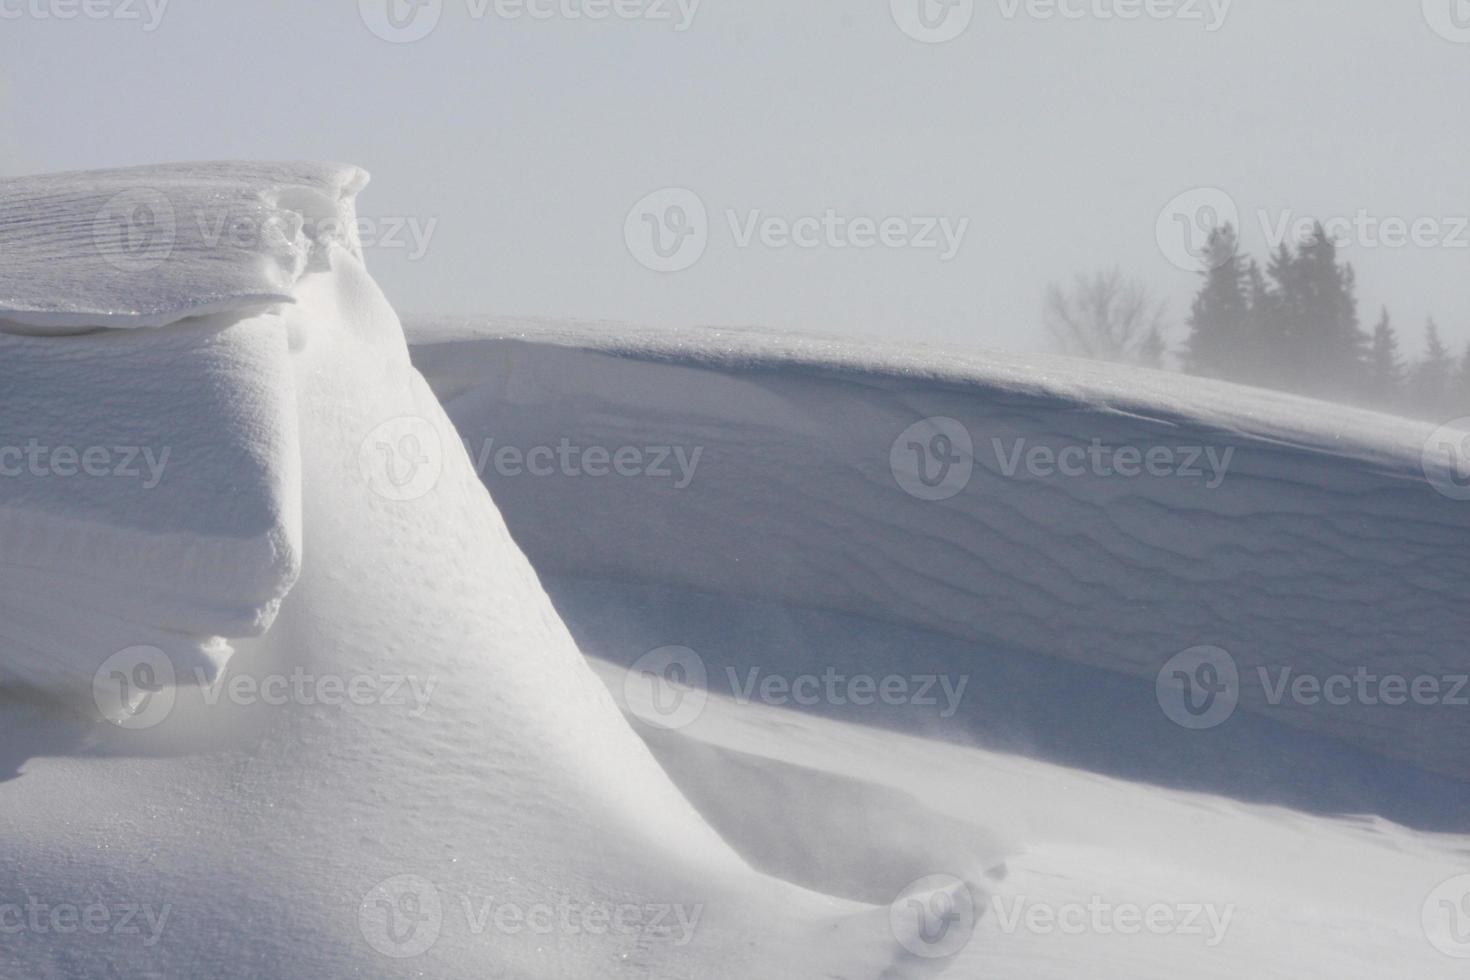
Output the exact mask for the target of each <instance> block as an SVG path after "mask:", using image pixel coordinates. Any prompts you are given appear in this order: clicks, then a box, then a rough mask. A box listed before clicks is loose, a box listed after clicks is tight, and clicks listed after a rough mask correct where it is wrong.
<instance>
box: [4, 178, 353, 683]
mask: <svg viewBox="0 0 1470 980" xmlns="http://www.w3.org/2000/svg"><path fill="white" fill-rule="evenodd" d="M365 180H366V177H365V175H364V174H362V173H361V171H358V170H356V169H355V168H350V167H319V166H311V165H276V166H271V165H231V164H198V165H180V166H171V167H160V168H140V169H131V170H114V171H104V172H98V173H88V174H59V175H52V176H45V177H29V178H20V179H14V180H6V181H4V182H3V193H0V683H7V684H11V685H15V684H19V685H23V686H25V687H28V688H30V689H33V690H39V691H41V692H42V693H45V694H49V695H59V696H61V697H63V698H66V699H69V700H73V701H77V702H80V703H82V704H84V705H86V706H88V707H90V706H91V705H92V704H93V701H94V698H93V691H92V684H93V678H94V674H96V673H97V671H98V667H99V665H100V664H101V663H102V661H103V659H105V657H106V655H107V654H108V653H109V652H116V651H117V650H118V649H119V648H118V646H117V639H118V637H119V636H127V637H128V638H129V639H130V642H131V644H132V645H138V646H145V645H146V646H150V647H156V648H159V649H161V650H164V651H166V652H167V654H168V656H169V657H171V658H172V660H173V667H174V669H175V670H176V671H178V672H180V673H181V674H182V676H183V678H189V677H192V672H193V671H194V670H196V669H197V670H200V671H202V672H203V676H204V678H205V679H206V680H210V679H213V678H214V676H215V675H216V674H217V672H218V670H219V668H220V667H221V666H222V665H223V664H224V662H225V661H226V659H227V658H228V656H229V650H230V648H229V646H228V643H227V640H228V638H232V637H245V636H258V635H260V634H261V633H263V632H264V631H265V630H266V629H267V628H268V627H269V626H270V623H271V621H272V619H273V618H274V617H275V614H276V611H277V609H278V607H279V604H280V601H281V599H282V598H283V597H284V596H285V595H286V593H287V592H288V591H289V590H290V588H291V585H292V583H293V582H294V581H295V579H296V576H297V574H298V571H299V568H300V560H301V529H300V474H299V469H300V461H299V455H300V450H299V447H298V444H297V436H296V417H295V416H296V405H295V401H294V390H293V384H292V381H291V369H290V364H289V357H290V350H289V348H290V346H291V344H292V343H294V342H296V340H293V338H292V337H291V336H290V334H289V330H288V326H287V324H286V322H285V321H283V320H281V319H280V318H278V317H263V318H256V319H254V320H246V321H242V319H241V318H242V317H246V316H247V315H248V314H251V313H254V312H257V311H259V310H261V309H262V308H263V307H266V306H269V305H271V304H284V303H290V302H293V299H292V295H291V294H292V292H293V291H294V289H295V286H296V283H297V281H298V280H299V278H300V277H301V275H302V274H303V273H304V272H305V271H306V270H307V269H308V268H309V267H310V266H311V265H312V264H313V263H314V262H315V263H320V262H322V261H324V259H325V255H326V249H328V248H329V247H331V246H332V245H333V244H337V243H342V244H350V243H349V241H348V238H341V237H337V233H336V232H335V231H334V229H344V228H345V229H351V228H352V227H353V205H352V194H353V193H355V190H356V188H357V187H360V186H361V185H362V183H363V182H364V181H365ZM319 231H320V232H321V234H318V232H319ZM349 237H350V236H349ZM211 312H212V313H215V314H216V316H215V317H214V318H213V319H212V320H211V321H209V322H207V323H204V322H201V323H197V324H195V325H193V326H191V327H187V328H185V327H167V326H166V325H167V324H172V323H175V322H176V321H180V320H182V319H185V318H188V317H194V316H198V315H200V314H203V313H211ZM130 327H155V328H159V329H147V330H128V329H118V328H130ZM58 333H62V334H78V333H80V334H84V335H82V336H66V337H59V336H54V335H55V334H58ZM26 334H31V335H33V336H26ZM48 335H51V336H48ZM176 679H177V678H176ZM167 680H168V678H166V677H165V678H157V677H155V678H153V682H157V683H166V682H167Z"/></svg>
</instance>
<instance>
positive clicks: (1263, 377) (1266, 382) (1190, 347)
mask: <svg viewBox="0 0 1470 980" xmlns="http://www.w3.org/2000/svg"><path fill="white" fill-rule="evenodd" d="M1204 259H1205V271H1204V272H1203V273H1202V281H1201V283H1200V288H1199V292H1198V294H1197V295H1196V296H1195V298H1194V302H1193V304H1192V305H1191V308H1190V313H1189V318H1188V320H1187V323H1186V325H1187V327H1188V331H1189V333H1188V337H1187V338H1186V340H1185V342H1184V346H1183V349H1182V350H1180V351H1179V356H1180V361H1181V362H1182V366H1183V368H1184V370H1185V371H1187V372H1189V373H1190V374H1197V375H1203V376H1206V377H1212V378H1221V379H1224V380H1227V381H1236V382H1240V383H1242V384H1249V385H1255V386H1257V387H1262V388H1275V389H1278V390H1282V391H1291V392H1296V393H1298V394H1303V395H1308V396H1311V397H1314V398H1322V399H1327V400H1330V401H1338V402H1349V403H1353V404H1359V405H1364V406H1367V407H1370V408H1376V409H1379V410H1381V411H1386V412H1393V413H1396V414H1400V415H1413V416H1420V417H1423V418H1426V419H1432V420H1435V421H1443V420H1446V419H1449V418H1453V417H1456V416H1461V415H1470V349H1467V350H1466V351H1465V352H1464V353H1463V354H1462V355H1460V356H1458V357H1457V356H1456V355H1455V354H1454V353H1453V352H1451V351H1450V350H1449V348H1448V347H1446V346H1445V344H1444V341H1443V339H1442V338H1441V337H1440V333H1439V327H1438V326H1437V325H1436V324H1435V322H1434V321H1433V320H1432V319H1431V320H1430V321H1429V324H1428V326H1427V330H1426V340H1425V347H1424V350H1423V352H1422V353H1421V354H1420V355H1419V356H1418V357H1415V358H1406V357H1405V356H1404V354H1403V353H1402V352H1401V350H1400V347H1399V338H1398V332H1397V330H1396V328H1395V326H1394V323H1393V320H1392V318H1391V317H1390V315H1389V312H1388V310H1387V309H1384V310H1383V311H1382V312H1381V313H1380V315H1379V317H1378V320H1377V322H1376V323H1375V325H1374V326H1373V328H1372V330H1365V329H1364V328H1363V326H1362V324H1361V323H1360V321H1359V315H1358V299H1357V278H1356V276H1355V274H1354V272H1353V267H1352V266H1351V265H1350V264H1348V263H1346V262H1340V261H1338V257H1337V246H1336V245H1335V244H1334V243H1333V242H1332V240H1331V238H1330V237H1329V236H1328V235H1327V233H1326V232H1325V231H1324V230H1323V228H1322V227H1321V226H1320V225H1318V226H1317V227H1316V229H1315V230H1314V231H1313V233H1312V234H1311V235H1310V236H1309V237H1308V238H1307V239H1306V240H1305V241H1303V242H1301V243H1300V244H1299V245H1298V246H1297V247H1296V248H1295V249H1293V248H1291V247H1290V246H1289V245H1286V244H1284V243H1283V244H1282V245H1281V246H1280V247H1279V248H1278V249H1277V250H1276V251H1275V253H1274V254H1272V255H1271V257H1270V259H1269V261H1268V262H1267V264H1266V268H1265V269H1264V270H1263V269H1262V268H1261V267H1260V265H1259V263H1257V262H1256V260H1255V259H1254V258H1251V257H1249V256H1246V255H1243V254H1242V253H1241V251H1240V247H1239V242H1238V240H1237V237H1236V232H1235V229H1234V228H1232V227H1231V226H1229V225H1226V226H1224V227H1222V228H1219V229H1216V230H1215V231H1214V232H1213V233H1212V234H1211V235H1210V237H1209V241H1208V243H1207V246H1206V250H1205V254H1204ZM1042 319H1043V323H1044V325H1045V326H1046V328H1047V330H1048V332H1049V333H1050V334H1051V336H1052V339H1053V341H1054V342H1055V344H1056V345H1057V346H1058V347H1059V348H1060V349H1061V350H1063V351H1065V352H1066V353H1070V354H1076V355H1079V356H1083V357H1092V358H1098V359H1101V360H1108V361H1119V362H1123V363H1129V364H1139V365H1143V366H1145V367H1163V366H1165V364H1164V362H1165V357H1166V355H1167V354H1168V345H1167V344H1166V343H1165V341H1164V309H1163V304H1162V303H1160V302H1157V301H1155V300H1154V299H1153V298H1152V297H1151V294H1150V293H1149V291H1148V289H1147V288H1146V287H1145V286H1144V285H1143V284H1142V283H1140V282H1138V281H1137V280H1133V279H1128V278H1126V277H1124V276H1123V275H1122V274H1121V273H1120V272H1118V271H1112V272H1102V273H1096V274H1093V275H1082V276H1078V277H1076V279H1075V280H1074V281H1073V282H1072V283H1071V284H1069V285H1067V286H1062V285H1058V284H1053V285H1051V286H1049V287H1048V288H1047V291H1046V298H1045V304H1044V307H1043V317H1042Z"/></svg>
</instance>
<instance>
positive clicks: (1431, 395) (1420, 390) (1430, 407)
mask: <svg viewBox="0 0 1470 980" xmlns="http://www.w3.org/2000/svg"><path fill="white" fill-rule="evenodd" d="M1454 376H1455V362H1454V358H1452V357H1451V356H1450V351H1449V348H1448V347H1446V346H1445V345H1444V341H1443V340H1441V339H1440V336H1439V325H1438V324H1436V323H1435V322H1434V318H1433V317H1430V318H1429V325H1428V326H1427V327H1426V328H1425V339H1424V357H1423V358H1422V359H1421V360H1420V361H1419V363H1418V364H1416V365H1415V366H1414V390H1413V396H1412V399H1411V400H1412V402H1413V405H1414V407H1415V408H1416V409H1417V410H1418V411H1419V413H1420V414H1422V415H1423V416H1424V417H1425V418H1428V419H1439V418H1440V417H1441V416H1445V415H1446V414H1447V413H1448V411H1449V401H1450V383H1451V382H1452V381H1453V380H1454Z"/></svg>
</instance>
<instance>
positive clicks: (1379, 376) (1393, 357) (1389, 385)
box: [1368, 307, 1404, 410]
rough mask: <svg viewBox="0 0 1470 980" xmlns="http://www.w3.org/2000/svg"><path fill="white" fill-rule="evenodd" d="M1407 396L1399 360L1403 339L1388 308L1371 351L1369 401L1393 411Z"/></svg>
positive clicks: (1369, 357)
mask: <svg viewBox="0 0 1470 980" xmlns="http://www.w3.org/2000/svg"><path fill="white" fill-rule="evenodd" d="M1403 396H1404V364H1403V361H1402V359H1400V357H1399V338H1398V334H1397V333H1396V332H1395V331H1394V329H1393V323H1392V322H1391V321H1390V320H1389V316H1388V308H1387V307H1385V308H1384V310H1383V315H1382V316H1381V317H1380V318H1379V320H1378V325H1377V326H1375V327H1374V328H1373V340H1372V344H1371V346H1370V347H1369V351H1368V398H1369V399H1370V401H1371V402H1372V404H1373V405H1374V406H1375V407H1377V408H1382V409H1385V410H1393V409H1396V408H1398V407H1399V405H1400V404H1401V403H1402V401H1403Z"/></svg>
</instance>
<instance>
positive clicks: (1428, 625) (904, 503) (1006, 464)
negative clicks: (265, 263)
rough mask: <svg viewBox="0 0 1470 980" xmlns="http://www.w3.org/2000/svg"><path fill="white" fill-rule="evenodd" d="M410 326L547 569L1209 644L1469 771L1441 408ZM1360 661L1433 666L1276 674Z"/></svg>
mask: <svg viewBox="0 0 1470 980" xmlns="http://www.w3.org/2000/svg"><path fill="white" fill-rule="evenodd" d="M410 341H411V345H412V349H413V354H414V359H415V362H416V363H417V364H418V365H419V367H420V368H421V370H423V372H424V373H425V375H426V376H427V377H428V378H429V380H430V383H431V384H433V386H434V388H435V391H436V392H437V393H438V394H439V396H440V398H441V399H442V400H443V402H444V404H445V406H446V408H447V410H448V412H449V414H450V417H451V418H452V419H453V420H454V422H455V424H456V426H457V427H458V429H459V431H460V433H461V435H462V436H463V437H464V439H465V441H466V444H467V445H468V446H469V447H470V450H471V452H472V453H473V454H474V455H475V457H476V461H477V468H478V469H479V470H480V472H481V475H482V476H483V478H484V479H485V481H486V483H487V485H489V486H490V487H491V489H492V491H493V493H494V495H495V497H496V499H497V501H498V502H499V503H500V505H501V507H502V509H503V511H504V512H505V514H506V515H507V520H508V521H509V522H510V525H511V529H512V531H513V532H514V534H515V536H516V540H517V541H518V542H519V543H520V544H521V546H522V547H523V548H525V549H526V551H527V553H528V554H529V555H530V556H531V558H532V560H533V561H534V562H535V563H536V565H537V566H538V568H540V569H542V570H543V572H557V573H561V574H570V575H579V576H589V577H595V578H609V579H619V580H625V581H626V580H639V581H646V582H655V583H669V584H677V585H681V586H688V587H692V588H696V589H699V590H703V591H707V592H717V593H733V594H737V595H746V596H754V597H765V598H772V599H780V600H782V601H784V602H787V603H790V604H794V605H801V606H809V607H823V608H829V609H838V610H847V611H851V612H859V613H862V614H865V615H868V616H875V617H880V618H884V619H888V620H890V621H895V622H899V623H906V624H910V625H912V626H915V627H919V628H922V629H925V630H930V631H939V632H944V633H949V634H952V635H955V636H957V637H961V638H963V639H967V640H970V641H973V642H976V643H979V644H982V645H983V646H984V647H985V648H986V649H987V650H1001V651H1006V652H1008V653H1011V654H1014V655H1015V656H1045V657H1061V658H1065V659H1068V660H1072V661H1074V662H1077V663H1082V664H1087V665H1093V666H1101V667H1103V668H1105V669H1107V670H1110V671H1115V672H1119V673H1122V674H1125V675H1128V676H1130V677H1133V678H1136V679H1137V681H1138V682H1139V683H1140V684H1146V685H1148V687H1149V689H1150V690H1152V688H1153V686H1154V685H1155V683H1156V681H1158V679H1159V677H1160V672H1161V670H1163V669H1164V668H1165V667H1166V665H1168V664H1169V662H1170V661H1171V658H1173V657H1174V656H1175V655H1177V654H1180V653H1181V652H1183V651H1187V650H1191V649H1193V648H1197V647H1217V648H1221V649H1223V650H1224V651H1226V652H1227V653H1228V654H1229V656H1230V658H1231V662H1232V663H1233V666H1234V669H1235V670H1236V672H1237V674H1238V678H1239V679H1238V681H1236V682H1235V683H1234V685H1233V686H1234V688H1235V689H1234V690H1233V691H1231V692H1229V693H1230V694H1231V695H1233V696H1236V697H1238V699H1239V705H1240V707H1241V708H1242V709H1243V710H1246V711H1249V712H1254V713H1258V714H1261V715H1265V716H1268V717H1271V718H1276V719H1278V720H1281V721H1284V722H1286V723H1287V724H1289V725H1292V726H1296V727H1299V728H1305V729H1310V730H1314V731H1318V732H1322V733H1325V734H1328V735H1331V736H1333V737H1335V738H1339V739H1343V740H1346V741H1347V742H1350V743H1352V744H1355V745H1360V746H1364V747H1367V748H1369V749H1371V750H1373V751H1375V752H1379V753H1383V754H1386V755H1389V756H1392V757H1395V758H1398V759H1405V760H1409V761H1411V762H1412V763H1414V764H1416V765H1418V766H1421V767H1424V768H1427V769H1431V770H1435V771H1438V772H1442V773H1448V774H1451V775H1455V776H1458V777H1461V778H1465V777H1467V776H1470V763H1467V757H1466V755H1465V753H1464V750H1463V749H1464V746H1465V745H1467V744H1470V711H1467V710H1465V709H1464V708H1459V709H1456V708H1455V706H1454V704H1455V702H1454V696H1455V695H1458V696H1459V697H1460V698H1464V697H1467V696H1470V691H1467V690H1465V689H1463V687H1460V688H1458V690H1457V685H1458V683H1459V682H1458V678H1459V677H1462V676H1463V675H1465V674H1467V673H1470V651H1467V648H1466V646H1465V643H1464V637H1465V636H1466V635H1467V632H1470V610H1467V608H1466V606H1465V603H1464V601H1463V599H1464V596H1465V595H1466V594H1467V592H1470V563H1467V562H1466V559H1465V556H1466V555H1467V554H1470V505H1467V504H1465V503H1464V502H1461V501H1459V500H1455V499H1451V498H1450V497H1448V496H1446V495H1444V494H1441V493H1439V492H1437V491H1436V489H1435V487H1434V485H1433V483H1432V482H1431V479H1430V477H1431V476H1433V477H1436V478H1438V477H1442V476H1445V474H1443V473H1436V472H1435V471H1434V470H1433V467H1435V466H1443V465H1444V464H1443V463H1442V461H1440V460H1439V458H1438V457H1437V456H1435V455H1434V454H1428V455H1426V452H1425V450H1426V445H1427V444H1428V441H1429V437H1430V435H1431V429H1432V427H1429V426H1424V425H1421V424H1419V423H1415V422H1409V421H1405V420H1400V419H1395V418H1390V417H1387V416H1381V415H1376V414H1371V413H1366V412H1360V411H1354V410H1351V409H1347V408H1343V407H1340V406H1334V405H1328V404H1325V403H1319V402H1313V401H1308V400H1305V399H1300V398H1295V397H1290V396H1285V395H1278V394H1273V393H1269V392H1264V391H1257V390H1253V389H1246V388H1241V387H1236V386H1232V385H1226V384H1220V383H1213V382H1207V381H1202V380H1199V379H1194V378H1185V377H1181V376H1178V375H1166V374H1162V373H1156V372H1148V371H1139V370H1130V369H1126V368H1115V367H1110V366H1106V365H1099V364H1094V363H1085V362H1077V361H1070V360H1066V359H1061V358H1047V357H1039V356H1038V357H1026V356H1017V355H1009V354H1001V353H976V352H973V351H962V350H944V349H930V348H922V347H920V348H913V349H899V348H895V347H893V346H891V345H881V344H867V345H865V344H861V343H853V342H851V341H845V340H843V341H839V340H824V339H821V338H800V337H783V336H776V335H765V334H761V333H757V332H753V331H728V330H727V331H713V330H702V331H660V330H649V329H639V328H634V327H629V326H626V325H617V324H597V323H592V324H565V323H554V322H538V321H525V320H515V319H494V318H485V319H480V320H463V319H437V320H426V321H423V322H420V323H415V324H412V325H411V327H410ZM926 420H929V421H926ZM936 440H938V441H937V442H936ZM962 444H963V445H962ZM538 447H539V448H540V449H541V450H544V451H542V452H540V455H539V456H535V455H533V453H534V452H536V451H537V449H538ZM589 447H590V448H591V449H593V450H595V452H596V453H597V455H596V456H595V457H594V456H591V455H588V454H587V452H584V451H585V450H589ZM620 450H622V451H625V456H624V462H626V463H627V464H628V465H627V466H626V467H625V468H623V469H618V468H617V454H618V452H619V451H620ZM629 450H631V451H632V452H631V453H630V452H627V451H629ZM1120 450H1131V451H1132V452H1133V453H1135V454H1136V459H1132V460H1131V461H1130V458H1129V457H1127V456H1122V455H1119V451H1120ZM564 452H567V453H569V454H568V456H567V459H569V460H570V464H569V463H568V462H567V461H566V460H564V459H562V458H559V456H558V454H559V453H564ZM945 452H948V453H949V454H950V455H951V456H952V457H953V459H952V460H951V463H952V465H951V466H950V467H949V468H948V469H947V470H943V469H941V468H939V466H938V463H939V462H940V460H939V458H938V457H939V456H940V455H942V454H943V453H945ZM1150 453H1154V454H1155V455H1153V456H1150ZM1033 454H1034V455H1033ZM1069 454H1070V455H1069ZM681 458H682V459H683V460H684V461H686V464H687V463H688V462H689V461H693V462H694V464H695V465H693V466H692V467H691V466H689V465H681V463H680V460H681ZM655 459H659V460H660V461H661V462H662V463H663V468H662V470H661V471H657V472H655V471H654V470H653V466H652V463H653V461H654V460H655ZM590 463H595V464H596V467H595V468H594V467H593V466H591V465H588V464H590ZM1144 463H1156V464H1157V466H1153V467H1151V468H1150V469H1147V470H1144V469H1143V464H1144ZM1130 465H1131V469H1129V466H1130ZM1426 467H1428V468H1429V469H1426ZM921 468H923V469H921ZM1120 471H1121V472H1120ZM589 473H591V474H595V475H589ZM619 473H622V474H623V475H622V476H620V475H619ZM926 475H927V476H928V477H932V478H933V479H932V480H931V481H930V482H931V485H926V484H925V482H924V479H922V477H924V476H926ZM946 480H947V481H948V482H947V483H946V482H945V481H946ZM566 514H579V515H582V516H581V517H580V518H579V519H577V520H567V519H565V517H564V516H563V515H566ZM1189 666H1190V667H1191V668H1198V667H1200V666H1201V665H1200V664H1191V665H1189ZM1263 671H1264V673H1262V672H1263ZM1185 673H1186V676H1187V677H1189V678H1191V679H1192V677H1193V675H1192V673H1191V672H1190V671H1186V672H1185ZM1166 674H1167V672H1166ZM1360 674H1362V675H1366V676H1367V677H1370V678H1380V679H1381V678H1383V677H1385V676H1398V677H1402V678H1406V679H1410V680H1412V679H1414V678H1418V677H1424V678H1430V679H1433V680H1436V681H1437V682H1438V685H1439V686H1438V692H1439V700H1438V701H1437V702H1436V703H1433V704H1415V703H1408V704H1402V703H1401V704H1397V705H1394V704H1387V703H1384V702H1383V701H1381V700H1380V701H1378V702H1377V703H1365V702H1363V701H1362V700H1360V699H1359V698H1357V697H1356V696H1355V695H1354V694H1352V693H1351V692H1350V699H1351V700H1350V703H1347V704H1342V703H1339V702H1340V700H1341V698H1338V699H1337V700H1334V701H1329V700H1327V699H1324V698H1323V697H1322V696H1321V694H1322V692H1321V691H1320V690H1319V691H1318V692H1317V697H1316V698H1315V699H1313V698H1311V697H1303V698H1298V697H1295V696H1292V695H1290V694H1288V695H1287V696H1281V687H1280V684H1281V680H1282V678H1283V677H1285V678H1286V680H1287V683H1288V685H1291V684H1294V683H1295V682H1296V681H1297V679H1298V678H1300V677H1301V676H1303V675H1307V676H1309V677H1310V678H1313V679H1315V680H1317V681H1319V682H1320V681H1322V680H1324V679H1330V678H1339V679H1340V678H1342V677H1344V676H1346V677H1347V678H1348V679H1349V680H1354V681H1355V679H1356V677H1357V676H1358V675H1360ZM1212 676H1213V675H1212ZM1222 683H1223V682H1222ZM1286 690H1287V691H1288V692H1289V691H1291V690H1292V688H1291V687H1290V686H1288V687H1287V689H1286ZM1370 692H1372V693H1375V694H1376V693H1377V688H1375V687H1370ZM1339 694H1340V692H1339ZM1199 737H1201V738H1208V737H1209V736H1208V735H1207V734H1201V735H1200V736H1199Z"/></svg>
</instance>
